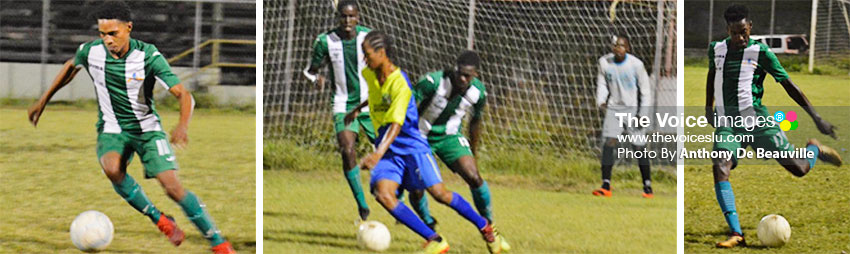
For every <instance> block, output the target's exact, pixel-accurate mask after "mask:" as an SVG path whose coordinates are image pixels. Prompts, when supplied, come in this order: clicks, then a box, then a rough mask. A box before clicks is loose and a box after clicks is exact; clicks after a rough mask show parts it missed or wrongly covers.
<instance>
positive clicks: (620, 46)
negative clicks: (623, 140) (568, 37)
mask: <svg viewBox="0 0 850 254" xmlns="http://www.w3.org/2000/svg"><path fill="white" fill-rule="evenodd" d="M629 50H630V45H629V39H628V38H627V37H626V36H622V35H620V36H614V38H613V45H611V52H612V53H608V54H606V55H604V56H602V57H600V58H599V74H598V75H597V77H596V84H597V86H598V87H597V89H596V104H597V105H598V106H599V107H601V108H602V109H604V110H605V120H604V122H603V125H602V139H603V140H604V142H605V143H604V145H603V146H602V187H601V188H599V189H597V190H594V191H593V195H596V196H605V197H610V196H611V169H612V168H613V166H614V148H615V147H616V146H617V136H618V135H621V134H627V135H643V134H645V132H646V130H645V129H643V128H630V127H624V126H626V124H625V123H623V124H621V123H620V122H619V120H618V118H617V117H616V116H615V114H617V113H631V114H632V116H634V117H637V116H647V115H648V114H649V109H650V106H651V105H652V84H650V83H649V76H648V75H647V74H646V68H644V66H643V62H642V61H641V60H640V59H638V58H637V57H636V56H634V55H632V54H629V53H628V52H629ZM632 145H634V149H635V151H639V150H643V149H644V148H645V147H646V144H645V143H644V142H633V143H632ZM638 165H639V166H640V174H641V178H642V179H643V192H644V193H643V197H645V198H652V187H651V186H650V182H651V180H650V173H649V172H650V170H649V159H648V158H642V159H638Z"/></svg>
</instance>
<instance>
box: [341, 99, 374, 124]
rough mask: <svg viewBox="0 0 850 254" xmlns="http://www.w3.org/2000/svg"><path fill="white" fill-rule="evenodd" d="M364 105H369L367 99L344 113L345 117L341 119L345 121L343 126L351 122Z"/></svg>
mask: <svg viewBox="0 0 850 254" xmlns="http://www.w3.org/2000/svg"><path fill="white" fill-rule="evenodd" d="M366 106H369V100H365V101H363V102H361V103H360V105H357V107H355V108H354V109H352V110H351V111H349V112H348V113H346V114H345V118H344V119H343V121H344V122H345V126H348V125H349V124H351V122H353V121H354V118H355V117H357V114H359V113H360V110H362V109H363V108H364V107H366Z"/></svg>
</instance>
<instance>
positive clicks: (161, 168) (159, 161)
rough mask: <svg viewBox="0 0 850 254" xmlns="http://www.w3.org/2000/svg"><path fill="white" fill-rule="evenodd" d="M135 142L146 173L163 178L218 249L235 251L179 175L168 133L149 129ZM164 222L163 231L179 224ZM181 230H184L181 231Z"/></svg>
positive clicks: (172, 195) (167, 190) (171, 194)
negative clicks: (185, 187)
mask: <svg viewBox="0 0 850 254" xmlns="http://www.w3.org/2000/svg"><path fill="white" fill-rule="evenodd" d="M135 144H137V148H136V149H137V153H139V157H140V159H141V161H142V165H143V166H144V167H145V177H146V178H156V179H157V181H159V183H160V185H161V186H162V188H163V189H164V190H165V193H166V194H167V195H168V197H169V198H171V200H174V202H177V204H178V205H180V208H182V209H183V212H184V213H185V214H186V217H188V218H189V221H191V222H192V224H194V225H195V227H197V228H198V230H200V232H201V234H202V235H203V236H204V238H206V239H207V240H208V241H209V242H210V246H212V247H213V251H214V252H215V253H235V251H233V247H232V246H231V245H230V243H229V242H227V241H226V240H225V239H224V237H223V236H222V235H221V231H219V230H218V228H216V226H215V223H214V222H213V220H212V217H211V216H210V214H209V213H208V212H207V210H206V205H204V204H203V203H202V202H201V200H200V198H199V197H198V196H197V195H195V193H193V192H191V191H189V190H186V189H184V188H183V185H182V184H181V183H180V180H179V179H178V178H177V168H178V166H177V160H176V157H175V155H174V152H173V149H171V145H170V144H169V143H168V141H167V137H166V136H165V133H164V132H160V131H153V132H145V133H143V134H142V135H141V136H140V137H139V141H138V142H137V143H135ZM169 221H170V223H169ZM162 222H163V224H157V225H158V226H162V227H160V229H161V230H162V231H168V230H167V229H168V227H169V225H168V224H171V226H173V227H174V228H176V224H173V219H169V220H162ZM178 230H179V229H178ZM180 234H181V235H182V234H183V233H182V232H180Z"/></svg>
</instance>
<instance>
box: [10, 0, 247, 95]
mask: <svg viewBox="0 0 850 254" xmlns="http://www.w3.org/2000/svg"><path fill="white" fill-rule="evenodd" d="M99 2H101V1H93V0H52V1H51V2H50V11H49V14H50V15H51V18H50V24H49V26H48V36H47V38H48V52H47V62H48V63H62V62H64V61H66V60H68V59H70V58H71V57H73V55H74V52H75V51H76V49H77V47H78V46H79V45H80V44H81V43H83V42H87V41H91V40H94V39H97V38H98V33H97V26H96V22H95V21H94V20H92V19H91V18H89V17H88V16H89V15H88V14H89V11H90V10H93V9H95V8H96V6H97V5H98V4H99ZM42 4H43V2H42V1H36V0H3V3H2V4H1V5H0V21H2V22H0V61H4V62H34V63H38V62H41V36H42V35H41V30H42V24H41V23H42V14H43V13H42ZM128 4H129V5H130V7H131V8H132V11H133V14H134V17H133V19H134V20H133V25H134V27H133V32H132V34H131V36H132V37H133V38H135V39H138V40H142V41H145V42H148V43H153V44H154V45H156V46H157V47H158V48H159V51H160V52H162V54H163V55H165V56H166V57H170V56H174V55H177V54H179V53H180V52H182V51H184V50H186V49H189V48H191V47H192V46H193V44H194V27H195V3H194V2H182V1H162V0H159V1H154V0H144V1H128ZM215 4H220V5H221V10H222V14H223V15H222V16H223V18H222V20H221V21H215V20H214V13H213V12H214V10H215V6H214V5H215ZM202 6H203V15H202V23H201V24H202V29H201V42H203V41H206V40H208V39H212V38H218V39H246V40H255V39H256V38H255V31H256V19H255V17H256V12H255V8H256V4H253V3H203V4H202ZM216 30H218V31H220V36H217V37H214V34H213V33H214V31H216ZM255 52H256V46H255V45H222V47H221V50H220V61H226V62H237V63H254V62H255V59H256V58H255V56H256V53H255ZM209 53H210V50H209V49H207V50H203V51H202V55H201V66H204V65H207V64H209V63H210V61H211V60H210V57H209ZM172 65H174V66H191V65H192V57H186V58H184V59H181V60H180V61H178V62H175V63H172ZM233 72H235V73H244V74H245V75H231V74H232V73H233ZM222 73H223V74H224V75H222V77H223V78H224V77H235V78H237V79H238V78H239V77H240V76H242V77H243V78H246V77H244V76H249V77H247V78H248V79H250V82H253V79H254V76H255V75H254V73H255V72H254V69H240V68H223V69H222ZM228 73H231V74H228ZM245 82H249V80H245ZM222 83H227V84H245V83H242V82H241V81H239V80H235V82H222ZM251 84H253V83H251Z"/></svg>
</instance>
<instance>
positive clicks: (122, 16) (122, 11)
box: [89, 1, 133, 22]
mask: <svg viewBox="0 0 850 254" xmlns="http://www.w3.org/2000/svg"><path fill="white" fill-rule="evenodd" d="M89 16H90V18H93V19H95V20H98V19H117V20H121V21H124V22H130V21H133V13H132V12H131V11H130V6H129V5H127V3H126V2H124V1H106V2H104V3H103V4H101V5H100V6H98V7H97V8H96V9H95V10H94V11H93V12H92V13H91V14H90V15H89Z"/></svg>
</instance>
